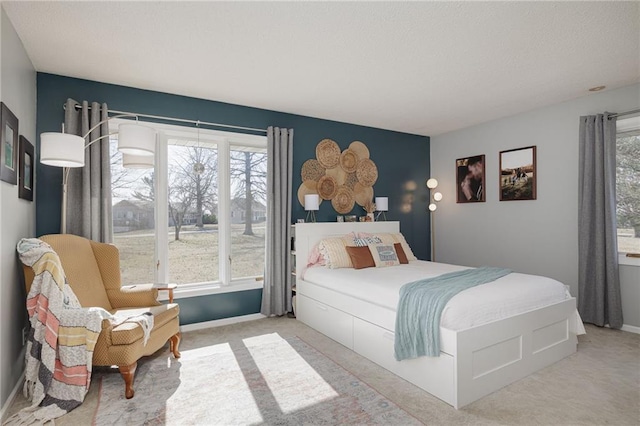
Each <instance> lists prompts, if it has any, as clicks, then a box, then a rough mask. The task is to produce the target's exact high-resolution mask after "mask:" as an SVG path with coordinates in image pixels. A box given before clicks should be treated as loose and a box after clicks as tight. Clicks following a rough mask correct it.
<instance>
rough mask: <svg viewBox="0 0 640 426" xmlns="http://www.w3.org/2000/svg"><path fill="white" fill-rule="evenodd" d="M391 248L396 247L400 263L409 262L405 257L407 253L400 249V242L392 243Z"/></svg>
mask: <svg viewBox="0 0 640 426" xmlns="http://www.w3.org/2000/svg"><path fill="white" fill-rule="evenodd" d="M393 248H394V249H396V254H397V255H398V260H399V261H400V264H401V265H403V264H406V263H409V259H407V255H406V254H405V252H404V250H403V249H402V244H400V243H394V244H393Z"/></svg>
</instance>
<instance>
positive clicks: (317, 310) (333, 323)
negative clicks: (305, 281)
mask: <svg viewBox="0 0 640 426" xmlns="http://www.w3.org/2000/svg"><path fill="white" fill-rule="evenodd" d="M296 299H297V312H296V318H298V319H299V320H300V321H302V322H303V323H305V324H307V325H308V326H309V327H311V328H313V329H315V330H318V331H319V332H320V333H322V334H324V335H325V336H328V337H330V338H332V339H333V340H335V341H336V342H338V343H341V344H343V345H345V346H346V347H348V348H349V349H353V317H352V316H351V315H349V314H346V313H344V312H342V311H340V310H338V309H335V308H332V307H331V306H327V305H325V304H324V303H320V302H318V301H317V300H314V299H311V298H308V297H306V296H304V295H302V294H299V295H298V296H297V297H296Z"/></svg>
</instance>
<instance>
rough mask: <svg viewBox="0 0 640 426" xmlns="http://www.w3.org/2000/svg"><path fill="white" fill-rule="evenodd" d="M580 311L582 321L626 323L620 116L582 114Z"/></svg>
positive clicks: (579, 222)
mask: <svg viewBox="0 0 640 426" xmlns="http://www.w3.org/2000/svg"><path fill="white" fill-rule="evenodd" d="M579 167H580V176H579V188H578V196H579V212H578V232H579V234H578V268H579V273H578V279H579V284H578V289H579V294H578V311H579V312H580V315H581V316H582V319H583V321H585V322H589V323H592V324H596V325H599V326H604V325H607V324H608V325H609V326H610V327H611V328H620V327H622V302H621V298H620V278H619V274H618V248H617V238H616V120H615V118H608V115H607V114H598V115H595V116H594V115H590V116H585V117H580V163H579Z"/></svg>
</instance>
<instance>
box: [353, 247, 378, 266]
mask: <svg viewBox="0 0 640 426" xmlns="http://www.w3.org/2000/svg"><path fill="white" fill-rule="evenodd" d="M345 248H346V249H347V254H348V255H349V257H350V258H351V263H353V267H354V268H355V269H363V268H374V267H375V266H376V263H375V262H374V260H373V256H372V255H371V251H370V250H369V247H367V246H364V247H351V246H346V247H345Z"/></svg>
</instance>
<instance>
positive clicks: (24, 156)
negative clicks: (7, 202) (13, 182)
mask: <svg viewBox="0 0 640 426" xmlns="http://www.w3.org/2000/svg"><path fill="white" fill-rule="evenodd" d="M34 161H35V157H34V155H33V145H32V144H31V142H29V141H28V140H27V138H25V137H24V136H20V161H19V163H20V178H19V182H18V197H20V198H23V199H25V200H29V201H33V184H34V182H33V168H34Z"/></svg>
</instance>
